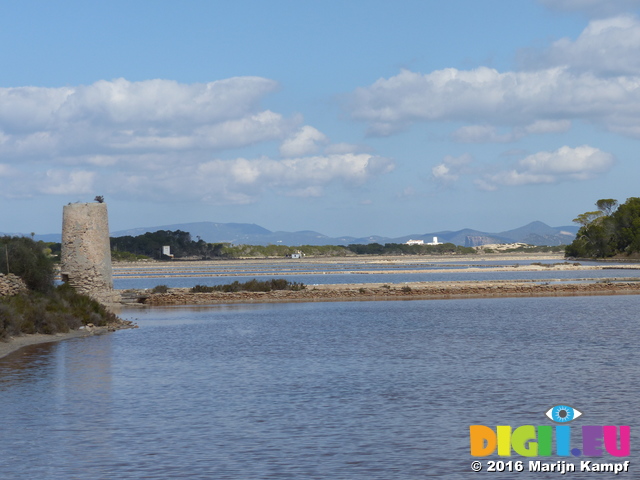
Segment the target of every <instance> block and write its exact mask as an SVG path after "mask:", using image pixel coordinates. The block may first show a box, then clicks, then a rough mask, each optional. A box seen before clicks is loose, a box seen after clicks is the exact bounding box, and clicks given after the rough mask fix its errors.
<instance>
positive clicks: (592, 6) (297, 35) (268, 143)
mask: <svg viewBox="0 0 640 480" xmlns="http://www.w3.org/2000/svg"><path fill="white" fill-rule="evenodd" d="M1 10H2V12H1V15H0V42H1V44H2V45H3V48H2V49H0V65H2V68H1V69H0V231H1V232H32V231H33V232H36V233H55V232H59V231H60V228H61V215H62V206H63V205H65V204H67V203H69V202H78V201H91V200H92V199H93V198H94V196H96V195H103V196H104V197H105V199H106V201H107V203H108V205H109V212H110V225H111V229H112V230H120V229H126V228H133V227H140V226H154V225H164V224H172V223H184V222H194V221H214V222H243V223H257V224H259V225H262V226H263V227H266V228H268V229H270V230H288V231H295V230H310V229H313V230H317V231H320V232H322V233H325V234H327V235H332V236H337V235H353V236H366V235H371V234H378V235H387V236H399V235H405V234H411V233H426V232H433V231H439V230H457V229H461V228H465V227H469V228H476V229H480V230H486V231H501V230H507V229H511V228H515V227H518V226H520V225H522V224H524V223H528V222H529V221H533V220H541V221H544V222H546V223H548V224H550V225H554V226H560V225H567V224H570V223H571V220H572V219H573V218H575V217H576V216H577V215H578V214H579V213H582V212H584V211H587V210H592V209H593V204H594V203H595V201H596V200H597V199H599V198H616V199H618V200H620V201H624V200H625V199H626V198H628V197H632V196H640V191H639V189H638V180H637V179H638V178H640V171H639V170H640V163H639V161H638V158H637V155H636V150H637V147H638V139H639V138H640V16H639V15H640V0H618V1H616V2H611V1H600V0H520V1H517V2H514V1H513V0H486V1H482V2H478V1H477V0H451V1H448V2H436V1H424V0H421V1H417V0H416V1H400V2H389V1H385V2H383V1H373V0H369V1H359V0H351V1H349V2H338V1H331V0H329V1H322V2H319V1H305V2H300V1H286V0H279V1H276V2H264V1H258V0H256V1H243V0H238V1H235V2H223V1H188V2H169V1H137V2H121V1H110V2H80V1H59V2H40V1H28V0H27V1H20V2H3V4H2V7H1Z"/></svg>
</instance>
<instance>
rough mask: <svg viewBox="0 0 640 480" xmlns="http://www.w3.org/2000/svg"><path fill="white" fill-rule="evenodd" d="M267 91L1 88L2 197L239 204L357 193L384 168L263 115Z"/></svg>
mask: <svg viewBox="0 0 640 480" xmlns="http://www.w3.org/2000/svg"><path fill="white" fill-rule="evenodd" d="M276 88H277V83H276V82H274V81H272V80H268V79H265V78H259V77H237V78H230V79H226V80H220V81H216V82H211V83H207V84H190V85H186V84H180V83H177V82H174V81H170V80H148V81H142V82H129V81H127V80H125V79H117V80H113V81H99V82H96V83H94V84H92V85H87V86H77V87H64V88H40V87H17V88H0V155H1V158H2V159H3V164H2V165H1V166H0V176H2V177H6V176H7V175H8V174H9V173H11V174H13V175H17V176H18V177H19V179H20V181H19V182H18V181H16V182H12V183H11V184H8V182H7V181H4V184H0V195H4V196H8V195H13V196H20V195H22V196H24V195H27V196H29V195H34V194H48V195H63V194H67V195H76V194H87V195H94V194H95V192H94V191H93V190H94V189H95V188H99V189H100V192H99V193H101V194H102V193H105V194H108V193H120V194H123V195H127V196H135V197H143V198H148V199H167V198H173V199H175V200H182V199H199V200H204V201H211V202H215V203H225V202H230V203H248V202H252V201H255V200H256V199H257V198H259V196H260V195H261V194H262V193H264V192H270V193H275V194H283V195H291V196H299V197H309V196H319V195H322V194H323V191H324V187H326V186H328V185H330V184H334V183H336V182H338V183H340V182H345V183H348V184H359V183H362V182H365V181H367V180H369V179H370V178H372V177H373V176H376V175H380V174H383V173H386V172H388V171H390V170H391V169H392V168H393V162H391V160H388V159H383V158H381V157H375V156H373V155H371V154H368V153H355V152H356V150H358V149H359V150H363V148H358V147H357V146H355V145H350V144H346V143H345V144H337V145H330V144H329V140H328V138H327V137H326V136H325V135H324V134H323V133H322V132H320V131H319V130H318V129H316V128H314V127H313V126H310V125H304V126H301V123H302V121H303V119H302V116H301V115H294V116H293V117H291V118H285V117H284V116H283V115H282V114H280V113H278V112H273V111H271V110H265V109H261V108H260V102H261V100H262V99H263V98H264V97H265V96H266V95H267V94H269V93H271V92H273V91H274V90H275V89H276ZM277 143H280V152H281V154H282V156H284V157H289V158H285V159H278V158H271V157H269V156H264V157H261V158H255V159H245V158H235V159H232V160H228V159H216V160H211V159H212V158H216V157H218V158H220V157H223V156H221V155H219V153H218V152H222V151H232V150H234V149H241V148H246V147H249V146H252V145H256V144H258V145H262V144H268V146H269V148H271V149H274V148H277ZM324 147H326V149H325V154H324V155H322V154H319V152H320V150H321V148H324ZM226 157H227V158H234V155H233V153H227V155H226ZM5 164H6V166H5ZM9 165H11V167H9ZM116 166H117V168H118V171H117V172H115V171H114V167H116ZM98 181H99V184H98Z"/></svg>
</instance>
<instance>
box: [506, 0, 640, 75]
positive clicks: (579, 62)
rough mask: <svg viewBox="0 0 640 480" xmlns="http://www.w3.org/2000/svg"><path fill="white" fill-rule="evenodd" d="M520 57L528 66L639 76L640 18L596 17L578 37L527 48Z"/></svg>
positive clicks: (522, 62) (631, 16) (629, 16)
mask: <svg viewBox="0 0 640 480" xmlns="http://www.w3.org/2000/svg"><path fill="white" fill-rule="evenodd" d="M611 3H613V2H611ZM519 60H520V63H521V64H522V65H523V66H524V67H526V68H528V69H532V68H537V69H539V68H547V67H550V66H566V67H568V68H570V69H571V70H572V71H574V72H592V73H596V74H598V75H601V76H616V75H638V74H640V21H638V18H637V17H636V16H633V15H621V16H618V17H612V18H606V19H602V20H593V21H591V22H590V23H589V25H588V26H587V27H586V28H585V29H584V31H583V32H582V33H581V34H580V35H579V36H578V38H577V39H575V40H573V39H570V38H562V39H560V40H557V41H555V42H554V43H552V44H551V45H550V46H549V48H547V49H545V50H543V51H536V50H534V49H524V50H522V51H521V52H520V53H519Z"/></svg>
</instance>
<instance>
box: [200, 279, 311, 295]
mask: <svg viewBox="0 0 640 480" xmlns="http://www.w3.org/2000/svg"><path fill="white" fill-rule="evenodd" d="M305 288H307V287H306V285H305V284H304V283H298V282H290V281H288V280H285V279H284V278H273V279H271V280H265V281H259V280H256V279H255V278H254V279H253V280H249V281H248V282H245V283H240V282H238V281H237V280H236V281H235V282H233V283H228V284H226V285H214V286H211V287H209V286H206V285H196V286H195V287H193V288H192V289H191V292H192V293H209V292H270V291H271V290H294V291H298V290H304V289H305Z"/></svg>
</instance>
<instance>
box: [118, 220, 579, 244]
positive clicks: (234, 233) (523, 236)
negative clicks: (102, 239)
mask: <svg viewBox="0 0 640 480" xmlns="http://www.w3.org/2000/svg"><path fill="white" fill-rule="evenodd" d="M157 230H182V231H185V232H189V233H191V236H192V237H193V238H194V239H197V238H201V239H202V240H204V241H206V242H208V243H234V244H247V245H269V244H275V245H277V244H281V245H349V244H368V243H382V244H384V243H405V242H407V241H408V240H410V239H412V240H424V241H425V243H427V242H431V241H432V240H433V237H438V241H440V242H445V243H446V242H450V243H454V244H456V245H463V246H476V245H485V244H488V243H514V242H522V243H529V244H531V245H564V244H568V243H571V241H573V238H574V237H575V233H576V232H577V230H578V227H574V226H565V227H550V226H549V225H547V224H545V223H543V222H531V223H529V224H528V225H525V226H522V227H519V228H516V229H513V230H508V231H505V232H499V233H490V232H482V231H479V230H472V229H462V230H457V231H439V232H430V233H417V234H412V235H404V236H402V237H383V236H377V235H372V236H368V237H351V236H343V237H329V236H327V235H324V234H322V233H319V232H315V231H313V230H301V231H297V232H285V231H276V232H272V231H270V230H267V229H266V228H263V227H261V226H259V225H256V224H253V223H251V224H249V223H214V222H196V223H183V224H173V225H162V226H157V227H145V228H135V229H130V230H120V231H117V232H112V234H111V235H112V236H114V237H122V236H126V235H131V236H135V235H141V234H143V233H146V232H155V231H157Z"/></svg>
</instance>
